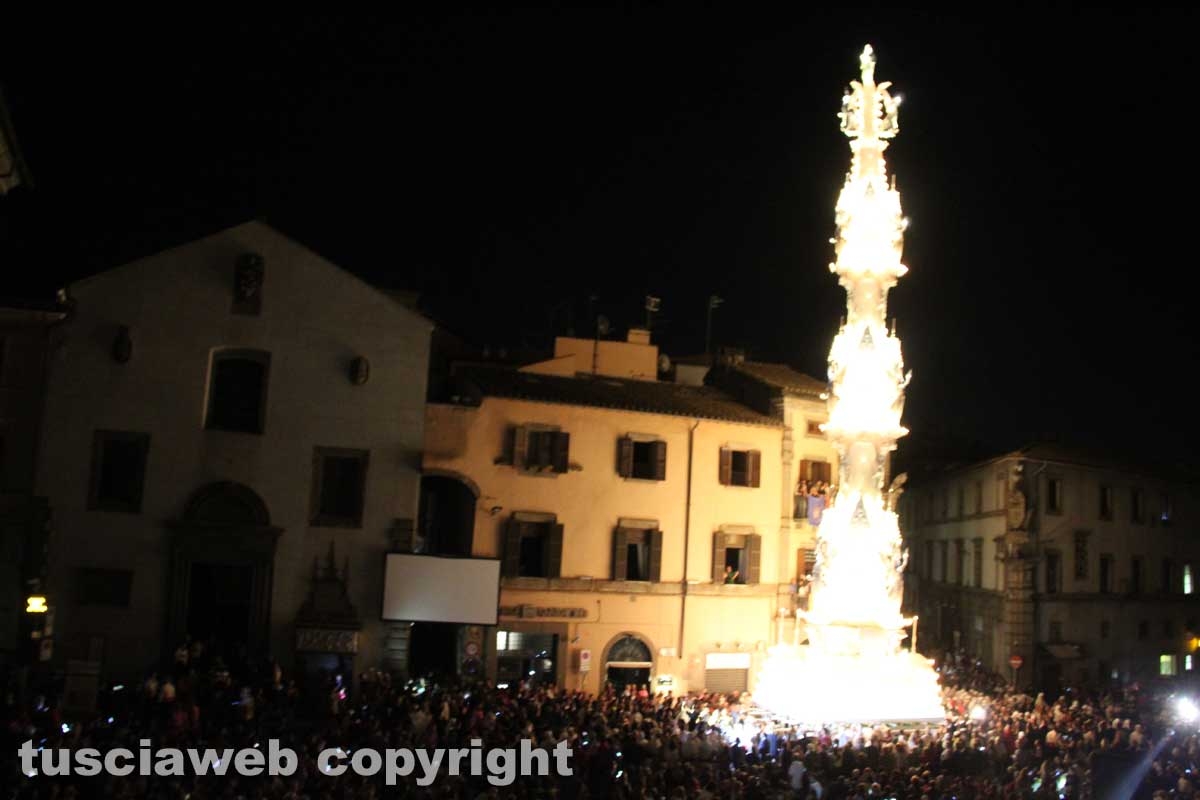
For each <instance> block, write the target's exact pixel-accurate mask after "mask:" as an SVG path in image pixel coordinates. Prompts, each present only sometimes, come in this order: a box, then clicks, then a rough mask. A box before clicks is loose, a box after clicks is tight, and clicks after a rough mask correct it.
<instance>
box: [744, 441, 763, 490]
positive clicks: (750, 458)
mask: <svg viewBox="0 0 1200 800" xmlns="http://www.w3.org/2000/svg"><path fill="white" fill-rule="evenodd" d="M746 465H747V466H746V473H747V474H746V485H747V486H752V487H754V488H755V489H757V488H758V481H759V476H760V475H761V474H762V451H761V450H751V451H750V452H749V453H747V454H746Z"/></svg>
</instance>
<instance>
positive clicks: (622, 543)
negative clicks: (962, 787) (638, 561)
mask: <svg viewBox="0 0 1200 800" xmlns="http://www.w3.org/2000/svg"><path fill="white" fill-rule="evenodd" d="M612 563H613V569H612V578H613V580H614V581H624V580H628V575H629V531H627V530H625V529H624V528H617V529H616V531H615V532H614V533H613V560H612Z"/></svg>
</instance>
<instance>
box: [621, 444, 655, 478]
mask: <svg viewBox="0 0 1200 800" xmlns="http://www.w3.org/2000/svg"><path fill="white" fill-rule="evenodd" d="M618 464H619V468H618V472H619V473H620V475H621V476H622V477H625V478H636V479H638V480H645V481H661V480H666V477H667V443H666V442H663V441H658V440H653V439H634V438H633V437H632V436H629V437H625V438H623V439H621V440H620V444H619V446H618Z"/></svg>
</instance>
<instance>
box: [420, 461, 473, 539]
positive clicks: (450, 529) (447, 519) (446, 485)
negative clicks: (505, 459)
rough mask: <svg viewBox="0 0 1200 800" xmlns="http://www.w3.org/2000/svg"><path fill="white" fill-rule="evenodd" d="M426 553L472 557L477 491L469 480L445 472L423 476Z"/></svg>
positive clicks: (422, 505) (422, 496)
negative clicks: (468, 482) (443, 474)
mask: <svg viewBox="0 0 1200 800" xmlns="http://www.w3.org/2000/svg"><path fill="white" fill-rule="evenodd" d="M420 521H421V522H420V534H421V537H422V539H423V540H424V546H423V548H422V552H425V553H428V554H430V555H435V556H460V557H464V556H469V555H471V540H472V539H473V538H474V535H475V493H474V492H472V491H471V489H470V487H468V486H467V485H466V484H465V483H463V482H462V481H460V480H456V479H455V478H448V477H445V476H442V475H426V476H425V477H423V478H421V511H420Z"/></svg>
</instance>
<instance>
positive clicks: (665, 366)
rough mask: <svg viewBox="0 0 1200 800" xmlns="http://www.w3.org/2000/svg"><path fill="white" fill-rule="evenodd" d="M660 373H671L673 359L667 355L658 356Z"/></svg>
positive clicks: (660, 354)
mask: <svg viewBox="0 0 1200 800" xmlns="http://www.w3.org/2000/svg"><path fill="white" fill-rule="evenodd" d="M658 371H659V372H670V371H671V357H670V356H669V355H667V354H666V353H659V354H658Z"/></svg>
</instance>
